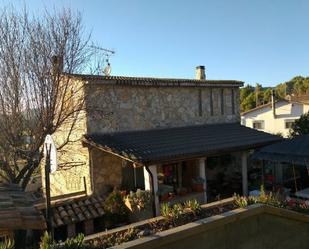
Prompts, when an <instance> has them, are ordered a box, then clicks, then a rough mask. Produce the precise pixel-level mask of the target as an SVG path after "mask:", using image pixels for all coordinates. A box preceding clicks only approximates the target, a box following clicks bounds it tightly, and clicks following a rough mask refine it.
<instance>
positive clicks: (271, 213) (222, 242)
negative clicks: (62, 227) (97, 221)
mask: <svg viewBox="0 0 309 249" xmlns="http://www.w3.org/2000/svg"><path fill="white" fill-rule="evenodd" d="M308 243H309V216H308V215H304V214H300V213H296V212H293V211H289V210H285V209H278V208H273V207H269V206H264V205H261V204H256V205H252V206H249V207H247V208H240V209H236V210H232V211H230V212H227V213H224V214H221V215H216V216H212V217H209V218H206V219H203V220H199V221H196V222H193V223H189V224H186V225H183V226H180V227H176V228H173V229H170V230H167V231H164V232H161V233H158V234H155V235H153V236H148V237H144V238H142V239H138V240H135V241H131V242H128V243H124V244H122V245H119V246H116V247H113V248H117V249H120V248H131V249H144V248H145V249H146V248H147V249H154V248H160V249H185V248H186V249H187V248H190V249H191V248H192V249H201V248H203V249H204V248H205V249H236V248H237V249H241V248H244V249H260V248H261V249H262V248H263V249H271V248H272V249H273V248H280V249H295V248H297V249H305V248H308Z"/></svg>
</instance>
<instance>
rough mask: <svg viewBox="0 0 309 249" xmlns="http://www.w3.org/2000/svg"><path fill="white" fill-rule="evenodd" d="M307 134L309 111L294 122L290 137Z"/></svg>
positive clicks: (308, 131)
mask: <svg viewBox="0 0 309 249" xmlns="http://www.w3.org/2000/svg"><path fill="white" fill-rule="evenodd" d="M305 134H309V112H308V113H305V114H303V115H301V116H300V118H299V119H298V120H296V121H295V122H294V123H293V125H292V127H291V129H290V137H296V136H301V135H305Z"/></svg>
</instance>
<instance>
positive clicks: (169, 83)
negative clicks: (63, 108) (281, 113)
mask: <svg viewBox="0 0 309 249" xmlns="http://www.w3.org/2000/svg"><path fill="white" fill-rule="evenodd" d="M69 76H70V77H74V78H80V79H83V80H88V81H91V82H89V83H91V84H93V83H100V84H101V83H102V84H113V85H132V86H133V85H134V86H165V87H177V86H181V87H211V86H212V87H241V86H243V82H242V81H237V80H196V79H172V78H151V77H128V76H101V75H85V74H69Z"/></svg>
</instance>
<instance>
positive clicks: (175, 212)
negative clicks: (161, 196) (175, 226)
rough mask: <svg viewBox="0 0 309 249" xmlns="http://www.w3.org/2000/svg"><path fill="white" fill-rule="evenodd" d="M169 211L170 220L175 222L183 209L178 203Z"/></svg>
mask: <svg viewBox="0 0 309 249" xmlns="http://www.w3.org/2000/svg"><path fill="white" fill-rule="evenodd" d="M171 211H172V212H171V214H170V216H171V218H172V219H173V220H177V219H179V217H180V216H181V215H182V214H183V213H184V207H183V206H182V205H181V204H180V203H177V204H174V206H173V207H172V209H171Z"/></svg>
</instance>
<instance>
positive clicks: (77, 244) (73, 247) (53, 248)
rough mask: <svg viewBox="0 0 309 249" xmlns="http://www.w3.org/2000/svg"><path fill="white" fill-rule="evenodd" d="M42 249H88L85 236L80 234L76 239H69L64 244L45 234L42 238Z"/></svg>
mask: <svg viewBox="0 0 309 249" xmlns="http://www.w3.org/2000/svg"><path fill="white" fill-rule="evenodd" d="M40 249H86V246H85V245H84V235H83V234H79V235H77V236H76V237H75V238H71V239H67V240H66V241H65V242H64V243H57V242H55V241H54V240H53V239H52V238H51V237H50V236H49V234H48V233H47V232H45V233H44V235H43V236H42V238H41V242H40Z"/></svg>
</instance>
